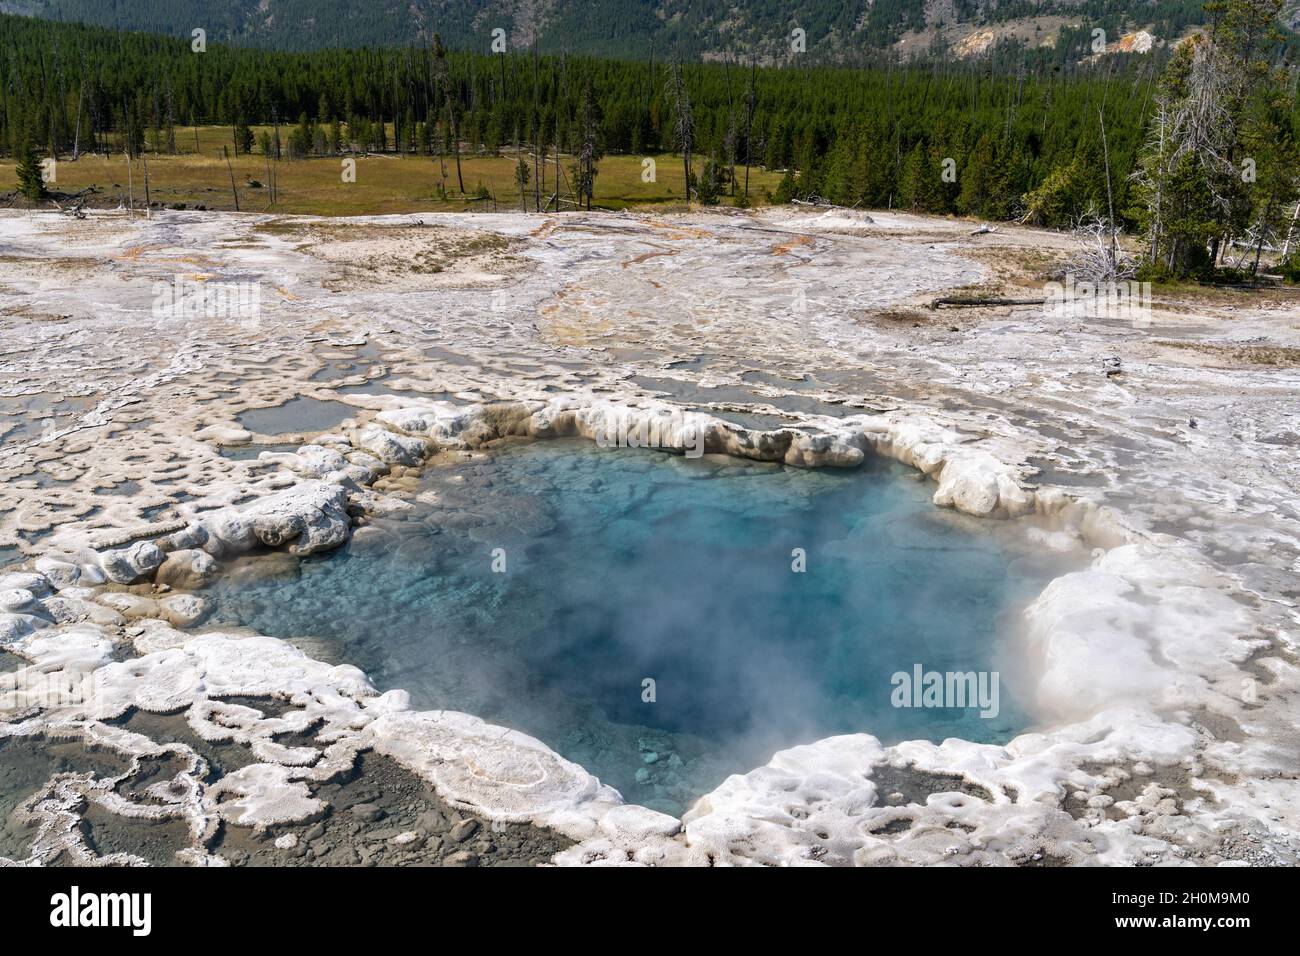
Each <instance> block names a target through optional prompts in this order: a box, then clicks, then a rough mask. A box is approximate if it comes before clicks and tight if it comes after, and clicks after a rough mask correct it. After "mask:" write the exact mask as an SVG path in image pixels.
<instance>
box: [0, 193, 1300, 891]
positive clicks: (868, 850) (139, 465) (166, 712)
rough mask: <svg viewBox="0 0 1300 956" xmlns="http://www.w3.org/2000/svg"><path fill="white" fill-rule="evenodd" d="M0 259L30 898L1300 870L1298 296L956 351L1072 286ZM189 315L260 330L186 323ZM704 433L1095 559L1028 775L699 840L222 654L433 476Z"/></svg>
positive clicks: (889, 217) (207, 245) (819, 784)
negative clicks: (611, 425)
mask: <svg viewBox="0 0 1300 956" xmlns="http://www.w3.org/2000/svg"><path fill="white" fill-rule="evenodd" d="M0 215H3V220H2V221H3V226H2V227H0V314H2V316H3V318H2V319H0V322H2V323H3V324H2V325H0V328H3V333H2V334H3V346H4V355H3V360H2V363H0V369H3V374H2V375H0V412H3V418H2V419H0V422H2V424H0V562H2V564H3V570H0V577H2V578H3V580H0V811H3V819H2V820H0V857H2V858H3V860H2V861H3V862H12V863H16V864H26V865H35V864H48V863H54V862H64V863H68V862H72V863H155V864H174V863H181V862H183V863H191V864H199V865H223V864H241V863H256V862H279V863H302V864H307V863H325V864H329V863H359V862H371V863H429V862H437V863H442V864H446V865H458V864H459V865H474V864H476V863H477V864H481V865H490V864H500V863H524V864H528V863H531V864H538V863H555V864H563V865H568V864H585V865H599V864H645V865H709V864H714V865H718V864H792V865H819V864H821V865H854V864H857V865H873V864H874V865H888V864H930V863H947V864H958V865H1007V864H1011V865H1044V864H1071V865H1089V864H1103V863H1104V864H1139V865H1157V864H1159V865H1176V864H1202V865H1227V864H1241V863H1252V864H1282V865H1294V864H1295V863H1296V862H1297V854H1298V853H1300V791H1298V790H1297V787H1296V776H1297V768H1298V767H1300V737H1298V735H1297V701H1298V700H1300V697H1298V695H1297V691H1298V690H1300V672H1298V671H1297V666H1296V665H1297V660H1296V638H1297V615H1296V600H1297V596H1298V594H1300V586H1298V585H1297V572H1300V525H1297V521H1296V519H1297V505H1296V501H1297V487H1298V485H1300V456H1297V454H1296V446H1297V444H1300V420H1298V416H1300V405H1298V404H1297V402H1296V395H1297V393H1298V390H1300V372H1298V370H1300V300H1298V299H1297V297H1296V296H1295V295H1294V294H1291V295H1287V294H1286V293H1283V292H1281V291H1278V292H1269V293H1259V294H1255V295H1253V296H1246V295H1244V294H1242V295H1238V294H1234V293H1231V292H1209V291H1204V292H1202V291H1189V292H1188V293H1187V294H1186V295H1185V296H1181V297H1175V298H1161V297H1159V296H1158V297H1157V300H1156V302H1155V309H1154V314H1153V315H1152V316H1151V317H1150V318H1149V320H1143V321H1130V320H1114V319H1099V318H1095V317H1085V316H1078V315H1073V314H1068V313H1065V314H1062V313H1050V312H1045V310H1044V309H1043V308H1041V307H1034V306H1026V307H1001V308H993V307H981V308H976V309H939V310H932V309H930V308H928V307H927V306H928V303H929V302H930V300H931V299H933V298H934V297H936V296H939V295H942V294H944V293H945V292H947V293H949V294H952V291H953V290H964V294H967V295H969V294H973V293H974V294H979V295H987V294H996V295H1001V296H1004V297H1010V298H1016V297H1033V296H1034V295H1036V294H1038V293H1039V290H1040V287H1041V284H1042V278H1043V275H1044V274H1045V273H1046V272H1047V271H1048V270H1050V269H1051V268H1052V267H1053V266H1054V265H1055V264H1058V263H1059V262H1061V261H1062V260H1063V259H1065V258H1066V257H1068V256H1069V254H1070V250H1071V240H1070V239H1069V238H1068V237H1065V236H1061V235H1059V234H1054V233H1046V232H1039V231H1033V230H1028V229H1021V228H1016V227H1003V228H1002V229H1000V230H999V231H996V232H993V233H985V234H982V235H972V234H971V233H972V225H971V224H970V223H961V222H954V221H946V220H935V219H926V218H920V217H913V216H906V215H898V214H884V213H882V214H873V217H870V218H868V217H866V216H853V215H845V214H841V213H834V212H832V213H821V212H816V211H813V212H806V211H794V210H776V211H768V212H764V213H761V214H733V215H728V214H720V213H718V214H703V213H701V214H697V215H677V216H653V215H630V214H629V215H622V214H620V215H612V214H591V215H583V214H572V215H564V216H558V217H557V216H525V215H467V216H455V215H436V216H435V215H426V216H423V217H419V218H417V217H410V216H406V217H391V218H376V219H360V220H328V221H327V220H312V219H296V218H284V217H270V216H260V215H237V214H236V215H227V214H211V213H187V212H160V213H157V214H155V216H154V218H153V219H152V220H150V221H145V220H144V219H141V218H137V220H136V221H135V222H133V223H131V222H128V221H127V220H126V218H125V217H124V216H123V215H122V214H120V213H112V212H105V213H98V214H92V215H91V216H90V218H88V219H87V220H85V221H75V220H72V219H68V218H63V217H59V216H56V215H50V214H21V213H12V212H10V213H4V214H0ZM178 281H179V282H181V283H182V284H188V286H186V287H189V288H194V287H202V286H212V287H215V286H216V285H218V284H226V283H255V284H256V287H257V288H258V289H259V290H260V309H259V310H258V311H257V312H256V314H254V315H247V314H243V315H230V316H226V317H215V318H214V317H210V316H209V317H201V316H184V315H177V314H171V313H169V312H167V311H166V310H165V309H164V310H159V309H158V308H157V304H158V301H159V299H160V297H162V298H164V299H165V296H166V294H167V293H166V290H167V289H168V288H169V287H172V288H176V287H177V286H176V283H177V282H178ZM290 400H293V401H294V402H295V403H296V404H293V405H290V406H289V410H292V411H293V412H294V414H297V415H298V416H299V418H298V419H295V421H300V422H302V423H303V424H301V425H296V426H295V427H300V428H301V429H302V430H299V431H296V432H291V433H283V432H277V433H268V432H264V431H254V430H253V427H254V425H253V423H256V422H259V421H262V422H274V421H275V420H276V419H275V417H274V416H271V417H266V416H264V417H262V418H261V419H259V418H258V417H257V416H256V415H245V414H244V413H248V412H250V411H252V410H257V409H269V408H273V407H276V406H281V405H283V404H284V403H285V402H287V401H290ZM682 411H690V412H693V413H698V414H699V415H702V416H706V417H705V418H704V419H702V421H704V423H705V436H706V451H707V452H708V453H709V454H715V455H735V456H744V457H748V458H758V459H764V460H774V461H783V462H785V463H787V464H790V465H797V466H805V467H816V466H820V465H827V464H831V465H852V464H855V463H857V462H859V461H861V460H862V459H863V458H864V456H868V455H887V456H892V457H894V458H897V459H899V460H901V461H903V462H904V463H907V464H910V465H913V466H915V467H916V468H917V469H919V470H920V471H921V472H923V473H924V474H925V475H927V476H928V478H929V479H930V480H932V483H933V488H934V500H935V504H936V507H945V508H955V509H959V510H961V511H964V512H967V513H970V514H973V515H979V516H984V517H987V518H988V519H989V520H990V521H1015V522H1020V523H1021V524H1023V525H1024V527H1025V529H1026V532H1027V533H1029V534H1031V535H1033V536H1034V537H1035V538H1037V539H1038V540H1039V542H1040V543H1041V545H1042V546H1043V547H1047V548H1061V549H1064V548H1066V547H1071V546H1077V545H1078V544H1079V543H1082V544H1083V545H1085V546H1086V547H1089V548H1091V549H1093V552H1092V553H1093V558H1092V563H1091V567H1090V568H1088V569H1086V570H1083V571H1079V572H1077V573H1071V574H1068V575H1066V576H1064V577H1061V578H1057V579H1056V580H1055V581H1053V583H1052V584H1051V585H1050V586H1049V587H1048V588H1047V589H1046V590H1045V591H1044V592H1043V594H1042V595H1041V596H1040V597H1039V598H1038V599H1037V600H1036V601H1035V602H1034V603H1033V604H1032V606H1031V607H1030V608H1029V610H1028V611H1027V613H1026V618H1027V624H1028V626H1027V637H1026V638H1025V641H1026V646H1025V648H1024V654H1025V657H1026V659H1027V660H1028V661H1029V662H1030V663H1031V665H1032V667H1033V669H1034V673H1035V675H1036V679H1037V700H1036V702H1035V706H1036V720H1037V722H1036V725H1035V730H1034V732H1030V733H1025V734H1023V735H1021V736H1019V737H1017V738H1016V739H1015V740H1013V741H1011V742H1010V743H1008V744H1007V745H1006V746H990V745H983V744H974V743H969V742H965V741H962V740H956V739H950V740H947V741H945V742H944V743H942V744H939V745H936V744H932V743H928V742H916V741H912V742H905V743H902V744H898V745H896V746H892V747H884V746H882V745H881V744H880V743H879V742H878V741H877V740H876V739H875V738H874V737H872V736H870V735H868V734H866V733H862V734H855V735H848V736H840V737H833V738H829V739H826V740H821V741H816V742H809V743H808V744H807V745H805V746H800V747H796V748H793V749H790V750H787V751H783V752H781V753H778V754H776V755H775V756H774V757H773V758H772V760H771V762H770V763H769V764H768V765H766V766H763V767H758V768H755V769H754V770H753V771H751V772H749V773H747V774H744V775H738V776H733V777H731V778H729V779H727V780H726V781H725V782H724V783H723V784H721V785H720V786H719V787H718V788H717V789H716V790H715V791H714V792H712V793H710V794H708V795H707V796H705V797H703V798H702V799H700V800H699V801H698V802H697V803H696V804H695V805H694V806H693V807H692V808H691V809H690V810H689V812H687V813H686V814H685V815H684V817H683V818H682V819H677V818H675V817H672V816H668V815H666V814H663V813H658V812H655V811H652V810H650V809H647V808H644V807H640V806H636V805H633V804H629V803H626V802H625V801H624V799H623V797H622V796H621V795H620V794H619V793H617V792H616V791H614V790H613V789H611V788H609V787H607V786H604V785H602V784H601V783H600V782H599V781H598V780H597V779H595V778H594V777H593V776H592V775H591V774H589V773H588V772H587V771H586V770H584V769H583V768H582V767H580V766H577V765H576V764H574V763H572V762H569V761H567V760H565V759H563V758H561V757H560V756H558V755H557V754H555V753H554V752H552V751H551V750H549V749H548V748H547V747H545V746H544V745H543V744H541V743H540V742H538V741H536V740H534V739H532V738H529V737H526V736H524V735H522V734H520V733H518V732H515V731H510V730H507V729H505V728H501V727H494V726H490V725H488V724H486V723H484V722H483V721H481V720H480V719H478V718H477V717H475V716H474V715H470V714H459V713H451V712H432V713H421V712H416V711H414V710H413V709H412V708H411V707H410V705H409V701H408V699H407V697H406V695H405V694H404V693H403V692H402V691H400V690H389V691H387V692H385V693H380V692H379V691H378V690H377V689H376V688H375V687H374V686H373V685H372V684H371V683H370V682H369V681H368V679H367V677H366V675H365V674H364V673H362V672H361V671H360V670H358V669H357V668H356V667H354V666H351V665H349V664H348V663H347V662H345V661H331V660H321V659H319V658H318V657H314V656H313V654H312V648H311V647H310V645H307V644H305V643H304V644H303V645H302V646H295V645H294V644H291V643H288V642H285V641H281V640H278V639H272V638H269V637H264V636H259V635H256V634H252V633H247V632H238V633H233V632H230V631H229V630H228V629H225V630H223V629H220V628H216V627H213V626H209V625H205V617H206V615H207V614H208V613H209V610H210V609H209V607H208V605H207V602H206V601H205V599H204V597H203V588H204V585H206V584H208V583H210V582H211V581H212V580H213V578H214V577H215V576H216V575H220V574H223V573H226V572H227V571H228V570H229V568H230V566H231V565H232V563H233V562H234V561H235V559H236V558H237V557H238V556H239V555H241V554H243V553H245V552H248V551H250V550H251V549H254V548H255V547H256V548H266V547H270V548H274V549H278V550H280V551H282V552H283V553H284V554H283V556H282V557H281V558H279V559H277V560H281V561H289V562H291V561H295V560H296V556H300V555H305V554H310V553H313V552H318V551H322V550H325V549H329V548H333V547H336V546H338V545H339V544H341V543H342V542H344V541H346V540H347V538H348V536H349V535H351V534H365V533H366V532H367V522H368V520H369V519H370V518H371V517H373V516H376V515H380V514H395V513H399V512H400V511H402V510H403V509H405V508H408V507H410V501H409V496H410V495H411V494H412V493H413V490H414V488H415V477H414V476H415V475H416V474H417V473H418V471H419V470H420V469H421V468H422V467H427V466H429V464H430V462H436V461H438V460H445V459H446V458H447V457H448V456H450V457H452V458H455V457H463V456H473V455H482V454H490V453H491V448H492V447H493V446H494V444H496V443H499V442H501V441H503V440H514V439H517V438H518V437H524V436H530V437H534V438H539V439H544V438H548V437H552V436H559V435H586V436H588V437H592V436H595V435H598V434H599V433H600V431H601V429H602V428H604V427H605V425H606V423H607V422H608V421H609V420H610V419H611V417H620V416H630V417H631V418H632V419H634V420H645V421H653V422H655V423H656V424H660V423H663V428H662V431H663V432H664V434H666V435H667V436H668V443H669V444H673V443H674V442H676V443H678V444H679V445H680V443H681V436H680V435H678V434H676V433H675V432H674V430H673V428H674V426H673V425H671V424H670V423H672V422H681V421H682V418H681V414H680V413H681V412H682ZM241 416H242V417H241ZM241 420H242V421H243V422H244V423H245V424H246V425H247V426H248V427H244V426H243V425H241V424H240V421H241ZM258 427H260V426H258ZM267 427H274V426H273V425H268V426H267ZM258 446H267V447H265V448H259V447H258ZM223 449H224V452H225V453H224V454H223ZM864 729H866V728H864ZM6 801H8V802H6Z"/></svg>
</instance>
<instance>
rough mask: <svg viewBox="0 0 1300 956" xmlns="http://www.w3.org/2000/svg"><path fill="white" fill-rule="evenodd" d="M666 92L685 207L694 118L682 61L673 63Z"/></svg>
mask: <svg viewBox="0 0 1300 956" xmlns="http://www.w3.org/2000/svg"><path fill="white" fill-rule="evenodd" d="M668 91H669V95H670V96H671V97H672V99H673V109H674V117H673V143H674V145H675V146H677V148H678V149H680V150H681V151H682V172H683V173H684V174H685V176H686V205H688V206H689V205H690V204H691V150H692V149H693V148H694V145H695V143H694V140H695V117H694V114H693V113H692V111H691V95H690V92H689V91H688V90H687V89H686V81H685V80H684V79H683V77H682V61H681V60H680V59H679V60H677V61H676V62H675V63H673V69H672V72H671V73H670V74H669V78H668Z"/></svg>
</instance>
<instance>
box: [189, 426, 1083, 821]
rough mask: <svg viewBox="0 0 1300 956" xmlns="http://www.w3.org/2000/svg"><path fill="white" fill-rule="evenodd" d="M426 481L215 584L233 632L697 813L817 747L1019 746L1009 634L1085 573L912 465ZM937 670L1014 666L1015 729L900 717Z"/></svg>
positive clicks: (915, 713) (1005, 689)
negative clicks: (949, 495) (540, 744)
mask: <svg viewBox="0 0 1300 956" xmlns="http://www.w3.org/2000/svg"><path fill="white" fill-rule="evenodd" d="M424 486H425V487H424V489H423V491H424V493H423V494H421V496H420V497H421V499H422V501H424V502H427V503H426V504H421V505H419V506H418V507H417V509H416V510H415V511H413V512H408V513H406V514H405V516H404V517H403V518H402V519H401V520H395V519H381V520H379V521H377V522H376V523H375V526H374V527H372V528H370V529H367V530H365V531H364V532H362V533H361V534H360V535H358V536H357V537H356V538H355V539H354V540H353V542H352V543H351V544H350V545H348V546H347V547H346V548H344V549H342V550H340V551H338V552H334V553H332V554H329V555H326V556H321V557H316V558H312V559H308V560H306V561H305V562H304V563H303V565H302V569H301V575H300V576H298V577H297V578H295V579H291V580H284V579H283V578H276V579H271V578H263V577H260V576H259V575H258V574H257V571H258V570H259V564H258V562H259V561H260V560H262V559H258V558H252V559H248V566H247V567H246V568H241V569H237V570H236V571H235V573H232V574H229V575H227V576H226V577H225V578H223V580H222V582H221V583H220V584H219V585H218V586H217V587H216V588H215V589H214V595H213V596H214V598H215V599H216V604H217V617H218V619H220V620H223V621H226V622H233V623H239V624H244V625H247V626H249V627H252V628H255V629H257V630H258V631H260V632H262V633H266V634H273V635H276V636H281V637H286V638H291V639H295V640H300V641H302V640H304V639H310V644H311V647H310V652H311V653H314V654H317V655H320V654H329V656H330V657H332V658H334V659H337V660H340V661H346V662H348V663H353V664H356V665H358V666H360V667H361V668H363V669H364V670H366V671H367V672H368V673H369V674H370V676H371V678H372V679H373V680H374V681H376V683H378V684H379V685H380V686H381V687H383V688H385V689H388V688H403V689H405V690H407V691H409V692H410V694H411V698H412V703H413V705H414V706H416V707H418V708H422V709H436V708H444V709H449V710H460V711H466V712H468V713H471V714H474V715H476V716H479V717H482V718H484V719H486V720H489V721H492V722H495V723H500V724H503V725H506V726H509V727H513V728H516V729H518V730H522V731H524V732H526V733H529V734H532V735H534V736H536V737H538V738H540V739H541V740H543V741H545V742H546V743H547V744H548V745H550V746H551V747H553V748H554V749H556V750H557V751H559V752H560V753H561V754H563V755H564V756H566V757H568V758H570V759H572V760H574V761H576V762H578V763H580V764H582V765H583V766H585V767H587V768H588V769H589V770H591V771H592V772H593V773H595V774H596V775H597V776H599V777H600V778H601V779H602V780H603V781H604V782H606V783H609V784H611V785H612V786H615V787H617V788H618V789H619V790H621V791H622V792H623V794H624V795H625V796H626V797H627V799H629V800H631V801H634V802H640V803H645V804H647V805H650V806H654V807H655V808H656V809H662V810H666V811H670V812H675V813H678V812H681V810H682V809H683V808H684V806H685V805H686V804H688V803H689V802H690V801H691V800H692V799H693V798H694V797H695V796H697V795H698V794H700V793H702V792H707V791H708V790H710V789H712V788H713V787H715V786H716V785H717V784H718V783H719V782H721V780H722V779H723V778H724V777H725V776H726V775H727V774H729V773H733V772H741V771H745V770H748V769H751V768H752V767H754V766H757V765H759V764H761V763H763V762H764V761H766V760H767V759H768V758H769V757H770V755H771V754H772V752H773V751H775V750H777V749H780V748H783V747H787V746H791V745H793V744H797V743H803V742H810V741H813V740H816V739H819V738H821V737H826V736H829V735H832V734H841V733H855V732H869V733H872V734H875V735H877V736H879V737H881V738H882V739H884V740H886V741H897V740H900V739H909V738H927V739H931V740H941V739H943V738H945V737H950V736H960V737H964V738H967V739H971V740H978V741H985V742H999V741H1003V740H1006V739H1009V738H1010V737H1012V736H1014V734H1015V733H1017V732H1018V731H1019V730H1021V729H1022V728H1023V727H1024V726H1025V725H1026V724H1027V722H1028V719H1027V717H1026V715H1025V713H1024V711H1023V709H1022V705H1021V703H1020V702H1021V700H1022V699H1023V695H1022V687H1023V682H1022V681H1021V680H1019V679H1018V676H1017V667H1016V664H1015V660H1016V655H1015V651H1014V648H1013V647H1009V646H1007V645H1010V644H1012V643H1014V642H1011V641H1006V642H1001V641H1000V640H999V636H1000V635H1001V636H1003V637H1005V636H1007V635H1012V634H1015V633H1016V628H1017V627H1018V622H1019V615H1018V613H1016V612H1018V611H1019V610H1020V609H1021V608H1022V607H1023V606H1024V605H1025V604H1026V603H1027V602H1028V601H1029V600H1031V599H1032V597H1033V596H1034V595H1035V594H1037V593H1038V591H1039V590H1041V588H1042V587H1043V586H1044V585H1045V583H1046V582H1047V580H1049V579H1050V577H1052V576H1053V575H1055V574H1056V573H1060V571H1061V561H1060V559H1055V560H1053V559H1046V558H1045V557H1044V556H1043V555H1042V554H1039V553H1036V552H1035V553H1033V554H1027V553H1026V552H1024V551H1022V550H1020V549H1019V548H1018V547H1017V546H1016V545H1015V544H1014V543H1013V538H1015V536H1014V535H1012V534H1010V533H1009V529H1008V527H1007V526H1004V525H1001V524H998V523H993V522H980V521H978V520H976V519H971V518H966V517H964V516H961V515H957V514H955V513H953V512H949V511H944V510H941V509H938V508H936V507H935V506H934V505H933V504H932V503H931V502H930V494H931V491H932V489H931V488H930V487H928V486H927V484H926V483H925V482H923V481H919V480H918V479H917V477H916V473H914V472H912V471H911V470H910V469H907V468H904V467H902V466H900V465H896V464H894V463H892V462H886V461H873V462H870V463H869V464H868V465H867V466H865V467H864V468H862V469H858V470H855V471H848V472H845V471H828V470H823V471H812V470H802V469H794V468H787V467H784V466H780V465H773V464H758V463H753V462H746V461H739V460H733V459H715V458H713V457H711V456H710V457H707V458H704V459H699V460H691V459H686V458H680V457H672V456H667V455H664V454H661V453H658V452H652V451H643V450H631V449H601V448H599V447H597V446H595V445H594V444H592V443H590V442H585V441H579V440H556V441H549V442H538V443H528V444H513V445H507V446H505V447H503V448H500V449H497V450H496V451H494V452H492V453H491V454H490V455H488V456H484V457H480V458H478V459H476V460H473V461H470V462H463V463H460V464H456V465H453V466H449V467H434V468H433V469H431V471H430V473H429V474H428V475H427V476H426V478H425V479H424ZM796 549H800V550H796ZM800 554H802V555H803V561H804V566H805V567H806V570H803V571H801V572H800V571H796V570H794V568H795V566H796V565H797V563H798V560H799V555H800ZM278 567H279V568H281V569H282V568H283V565H282V564H281V565H278ZM322 640H323V641H324V642H326V643H327V644H328V645H330V646H329V647H328V648H327V649H325V648H322V647H321V646H320V643H319V641H322ZM917 664H920V665H923V666H924V668H925V669H926V670H933V671H939V672H948V671H951V672H971V671H974V672H985V673H988V672H997V673H998V675H999V677H998V680H999V683H998V701H997V709H998V712H997V715H996V716H995V717H982V716H980V713H979V710H978V709H977V708H975V707H973V706H972V707H967V708H964V709H958V708H925V707H907V708H899V707H895V706H894V703H893V695H894V691H895V685H894V684H893V683H892V682H891V677H892V676H893V675H894V674H895V673H897V672H906V673H908V674H911V673H912V672H913V669H914V666H915V665H917ZM647 679H649V680H652V681H654V685H653V690H654V694H653V696H654V700H653V701H652V702H651V701H647V700H645V699H644V698H645V697H647V696H650V695H649V694H648V693H647V685H646V683H645V682H646V680H647Z"/></svg>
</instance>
